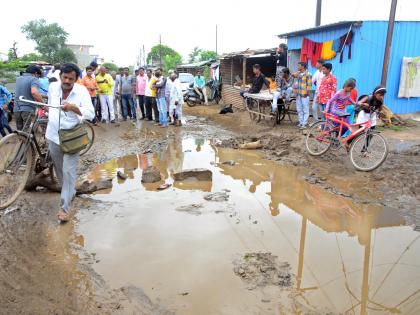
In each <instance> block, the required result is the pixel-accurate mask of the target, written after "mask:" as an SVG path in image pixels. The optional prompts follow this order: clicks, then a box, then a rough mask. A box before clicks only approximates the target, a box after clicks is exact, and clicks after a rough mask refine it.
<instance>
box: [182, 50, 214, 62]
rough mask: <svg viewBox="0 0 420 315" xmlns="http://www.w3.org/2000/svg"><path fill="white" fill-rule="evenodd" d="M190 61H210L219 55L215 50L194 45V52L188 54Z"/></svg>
mask: <svg viewBox="0 0 420 315" xmlns="http://www.w3.org/2000/svg"><path fill="white" fill-rule="evenodd" d="M188 57H189V59H188V62H189V63H194V62H200V61H208V60H212V59H215V58H216V57H217V53H216V52H215V51H213V50H204V49H201V48H198V47H194V49H193V50H192V52H191V53H190V54H189V55H188Z"/></svg>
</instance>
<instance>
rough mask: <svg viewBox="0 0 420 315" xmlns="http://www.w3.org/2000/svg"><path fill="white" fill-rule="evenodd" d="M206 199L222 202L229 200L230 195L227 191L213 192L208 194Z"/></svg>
mask: <svg viewBox="0 0 420 315" xmlns="http://www.w3.org/2000/svg"><path fill="white" fill-rule="evenodd" d="M204 199H205V200H207V201H217V202H221V201H228V199H229V195H228V194H227V193H226V192H224V191H223V192H215V193H212V194H207V195H205V196H204Z"/></svg>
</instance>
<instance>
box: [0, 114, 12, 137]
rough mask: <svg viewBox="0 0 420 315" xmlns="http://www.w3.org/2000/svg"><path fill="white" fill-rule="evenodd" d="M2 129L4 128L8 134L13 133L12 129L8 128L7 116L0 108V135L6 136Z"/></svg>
mask: <svg viewBox="0 0 420 315" xmlns="http://www.w3.org/2000/svg"><path fill="white" fill-rule="evenodd" d="M4 128H6V129H7V131H8V132H9V133H12V132H13V130H12V128H10V126H9V122H8V121H7V114H6V113H5V112H4V111H3V110H2V109H1V108H0V134H1V135H2V136H3V137H5V136H6V133H5V132H4Z"/></svg>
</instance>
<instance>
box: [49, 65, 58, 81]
mask: <svg viewBox="0 0 420 315" xmlns="http://www.w3.org/2000/svg"><path fill="white" fill-rule="evenodd" d="M60 68H61V66H60V64H59V63H56V64H55V65H54V68H53V70H51V71H50V72H48V74H47V78H48V79H51V78H56V79H57V81H60Z"/></svg>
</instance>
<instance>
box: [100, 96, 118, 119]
mask: <svg viewBox="0 0 420 315" xmlns="http://www.w3.org/2000/svg"><path fill="white" fill-rule="evenodd" d="M99 100H100V102H101V113H102V120H105V121H108V120H115V113H114V104H113V102H112V95H108V94H100V95H99ZM108 112H109V114H108Z"/></svg>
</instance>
